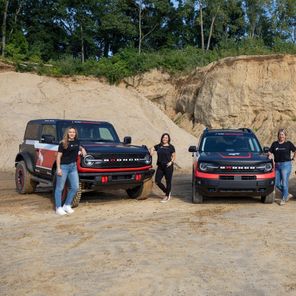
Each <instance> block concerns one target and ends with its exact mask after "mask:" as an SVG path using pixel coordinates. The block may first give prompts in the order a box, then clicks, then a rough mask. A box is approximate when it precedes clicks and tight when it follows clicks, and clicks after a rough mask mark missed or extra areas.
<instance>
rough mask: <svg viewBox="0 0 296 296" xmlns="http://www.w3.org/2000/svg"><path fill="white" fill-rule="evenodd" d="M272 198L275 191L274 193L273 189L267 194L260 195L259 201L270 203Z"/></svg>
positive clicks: (272, 200)
mask: <svg viewBox="0 0 296 296" xmlns="http://www.w3.org/2000/svg"><path fill="white" fill-rule="evenodd" d="M274 199H275V193H274V191H272V192H271V193H270V194H268V195H265V196H261V202H263V203H265V204H272V203H273V202H274Z"/></svg>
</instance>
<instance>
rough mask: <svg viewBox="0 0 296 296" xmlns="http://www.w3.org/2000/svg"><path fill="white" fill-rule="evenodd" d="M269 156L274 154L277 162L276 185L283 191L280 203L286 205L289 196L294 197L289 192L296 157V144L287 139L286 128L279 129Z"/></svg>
mask: <svg viewBox="0 0 296 296" xmlns="http://www.w3.org/2000/svg"><path fill="white" fill-rule="evenodd" d="M291 152H293V157H292V158H291ZM268 154H269V155H268V156H269V158H272V154H273V156H274V162H275V173H276V175H275V186H276V188H277V189H279V190H280V191H281V193H282V200H281V203H280V205H281V206H282V205H284V204H285V203H286V202H287V201H288V200H289V198H291V197H292V195H291V194H289V191H288V190H289V176H290V174H291V171H292V162H291V161H292V160H294V159H295V157H296V148H295V146H294V144H293V143H292V142H290V141H287V131H286V130H285V129H280V130H279V131H278V140H277V141H275V142H273V143H272V145H271V147H270V149H269V152H268Z"/></svg>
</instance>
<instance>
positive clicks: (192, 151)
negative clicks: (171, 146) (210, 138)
mask: <svg viewBox="0 0 296 296" xmlns="http://www.w3.org/2000/svg"><path fill="white" fill-rule="evenodd" d="M188 151H189V152H191V153H194V152H197V147H196V146H190V147H189V149H188Z"/></svg>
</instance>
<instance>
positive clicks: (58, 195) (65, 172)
mask: <svg viewBox="0 0 296 296" xmlns="http://www.w3.org/2000/svg"><path fill="white" fill-rule="evenodd" d="M61 170H62V176H58V175H57V176H56V177H57V182H56V188H55V193H54V198H55V205H56V207H57V208H58V207H61V205H62V192H63V189H64V187H65V183H66V181H67V179H68V181H69V183H70V184H69V185H70V188H69V189H68V193H67V198H66V201H65V205H71V204H72V201H73V198H74V196H75V194H76V193H77V191H78V189H79V178H78V172H77V166H76V163H75V162H72V163H69V164H61Z"/></svg>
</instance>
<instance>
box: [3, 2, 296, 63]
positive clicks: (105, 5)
mask: <svg viewBox="0 0 296 296" xmlns="http://www.w3.org/2000/svg"><path fill="white" fill-rule="evenodd" d="M0 24H1V33H0V34H1V45H0V48H1V55H2V57H7V58H11V59H13V60H30V61H36V62H48V61H57V60H61V59H64V58H69V57H72V58H74V59H76V62H77V60H80V61H81V63H85V62H86V61H88V60H92V61H99V60H101V59H104V58H108V57H109V58H112V57H114V56H115V55H116V54H118V53H120V52H122V51H124V50H132V51H133V52H134V53H137V54H138V55H142V54H144V53H146V54H147V53H152V52H154V53H155V52H157V51H165V50H186V48H188V47H193V48H195V49H197V50H199V51H200V52H202V53H207V52H210V51H213V50H217V49H218V50H219V49H223V48H227V49H231V48H234V47H236V46H237V44H245V43H246V42H249V43H250V44H254V42H255V43H256V44H257V45H258V44H259V45H260V46H261V47H262V48H269V49H272V48H275V47H277V48H279V47H283V48H290V49H291V48H293V50H295V44H296V1H295V0H174V1H173V0H171V1H170V0H0ZM259 53H260V52H259Z"/></svg>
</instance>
